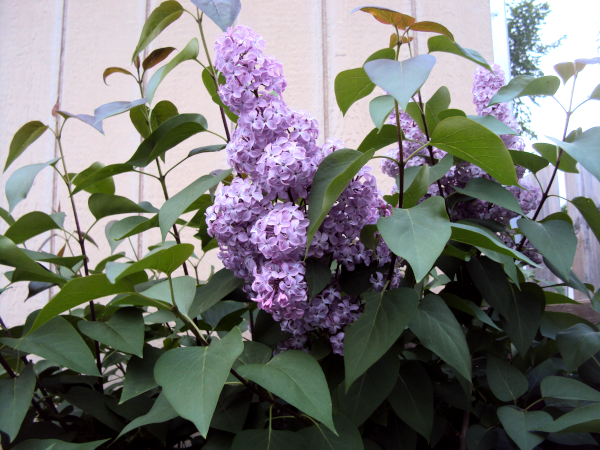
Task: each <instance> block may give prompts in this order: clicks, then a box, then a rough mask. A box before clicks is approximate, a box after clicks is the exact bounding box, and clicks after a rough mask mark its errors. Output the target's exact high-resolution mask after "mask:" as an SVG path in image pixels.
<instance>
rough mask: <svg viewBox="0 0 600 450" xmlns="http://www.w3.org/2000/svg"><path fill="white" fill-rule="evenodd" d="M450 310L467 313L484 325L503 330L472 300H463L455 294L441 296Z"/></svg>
mask: <svg viewBox="0 0 600 450" xmlns="http://www.w3.org/2000/svg"><path fill="white" fill-rule="evenodd" d="M440 295H441V297H442V298H443V299H444V301H445V302H446V305H448V306H449V307H450V308H454V309H457V310H459V311H462V312H465V313H467V314H469V315H471V316H473V317H476V318H477V319H479V320H480V321H481V322H483V323H487V324H488V325H489V326H490V327H492V328H495V329H497V330H499V331H500V330H501V329H500V328H499V327H498V326H497V325H496V324H495V323H494V321H493V320H492V319H490V317H489V316H488V315H487V314H486V313H484V312H483V311H482V309H481V307H479V306H477V305H476V304H475V303H473V302H472V301H471V300H465V299H462V298H460V297H458V296H456V295H454V294H445V293H442V294H440Z"/></svg>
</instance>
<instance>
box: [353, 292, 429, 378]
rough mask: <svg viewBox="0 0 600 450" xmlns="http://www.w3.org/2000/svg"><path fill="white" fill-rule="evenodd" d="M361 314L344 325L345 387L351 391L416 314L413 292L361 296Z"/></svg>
mask: <svg viewBox="0 0 600 450" xmlns="http://www.w3.org/2000/svg"><path fill="white" fill-rule="evenodd" d="M363 298H364V300H365V311H364V312H363V313H362V314H361V316H360V317H359V318H358V319H357V320H356V321H355V322H353V323H351V324H350V325H348V327H347V328H346V330H345V337H344V354H345V357H344V365H345V367H346V387H351V386H352V385H353V383H354V382H355V380H357V379H358V377H360V376H361V375H362V374H363V373H365V371H366V370H367V369H368V368H369V367H371V366H372V365H373V364H374V363H375V362H377V361H378V360H379V359H380V358H381V357H382V356H383V355H384V354H385V353H386V352H387V351H388V350H389V349H390V347H391V346H392V345H393V344H394V342H396V340H397V339H398V337H400V334H402V332H403V331H404V329H405V328H406V326H407V325H408V323H409V322H410V320H411V318H412V317H413V315H414V314H415V312H416V310H417V305H418V303H419V297H418V295H417V293H416V291H414V290H413V289H408V288H399V289H394V290H391V291H386V292H385V293H380V292H369V293H366V294H364V295H363Z"/></svg>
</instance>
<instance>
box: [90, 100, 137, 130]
mask: <svg viewBox="0 0 600 450" xmlns="http://www.w3.org/2000/svg"><path fill="white" fill-rule="evenodd" d="M145 103H146V99H145V98H140V99H137V100H134V101H132V102H110V103H107V104H105V105H102V106H98V107H97V108H96V109H95V110H94V122H93V124H92V126H93V127H95V128H96V127H98V128H99V129H100V130H102V121H103V120H104V119H107V118H108V117H112V116H116V115H119V114H123V113H124V112H127V111H129V110H130V109H133V108H136V107H138V106H139V105H143V104H145ZM102 134H104V133H102Z"/></svg>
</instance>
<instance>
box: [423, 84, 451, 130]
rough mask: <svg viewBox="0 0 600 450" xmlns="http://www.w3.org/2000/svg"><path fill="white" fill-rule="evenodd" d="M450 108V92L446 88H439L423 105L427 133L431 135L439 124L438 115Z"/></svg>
mask: <svg viewBox="0 0 600 450" xmlns="http://www.w3.org/2000/svg"><path fill="white" fill-rule="evenodd" d="M449 106H450V91H448V88H447V87H446V86H442V87H440V88H439V89H438V90H437V91H436V92H435V94H433V95H432V96H431V98H430V99H429V100H428V101H427V103H426V104H425V121H426V122H427V131H428V132H429V134H430V135H431V134H432V133H433V130H435V127H436V126H437V124H438V123H439V122H440V119H439V118H438V114H439V113H440V112H442V111H444V110H446V109H448V107H449Z"/></svg>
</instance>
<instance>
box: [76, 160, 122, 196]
mask: <svg viewBox="0 0 600 450" xmlns="http://www.w3.org/2000/svg"><path fill="white" fill-rule="evenodd" d="M104 167H106V166H105V165H104V164H102V163H101V162H98V161H96V162H94V163H92V164H91V165H90V166H89V167H88V168H87V169H84V170H82V171H81V172H79V173H78V174H77V175H75V177H73V179H72V182H73V184H74V185H75V188H76V189H77V187H79V185H80V184H82V183H83V182H84V181H85V180H86V179H87V178H89V177H90V175H92V174H94V173H95V172H98V171H100V170H102V169H103V168H104ZM83 190H84V191H86V192H89V193H90V194H97V193H102V194H108V195H113V194H114V193H115V181H114V180H113V179H112V177H111V176H110V175H109V176H107V177H103V178H101V179H99V180H97V181H95V182H93V183H90V184H88V185H86V186H85V187H84V188H83Z"/></svg>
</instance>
